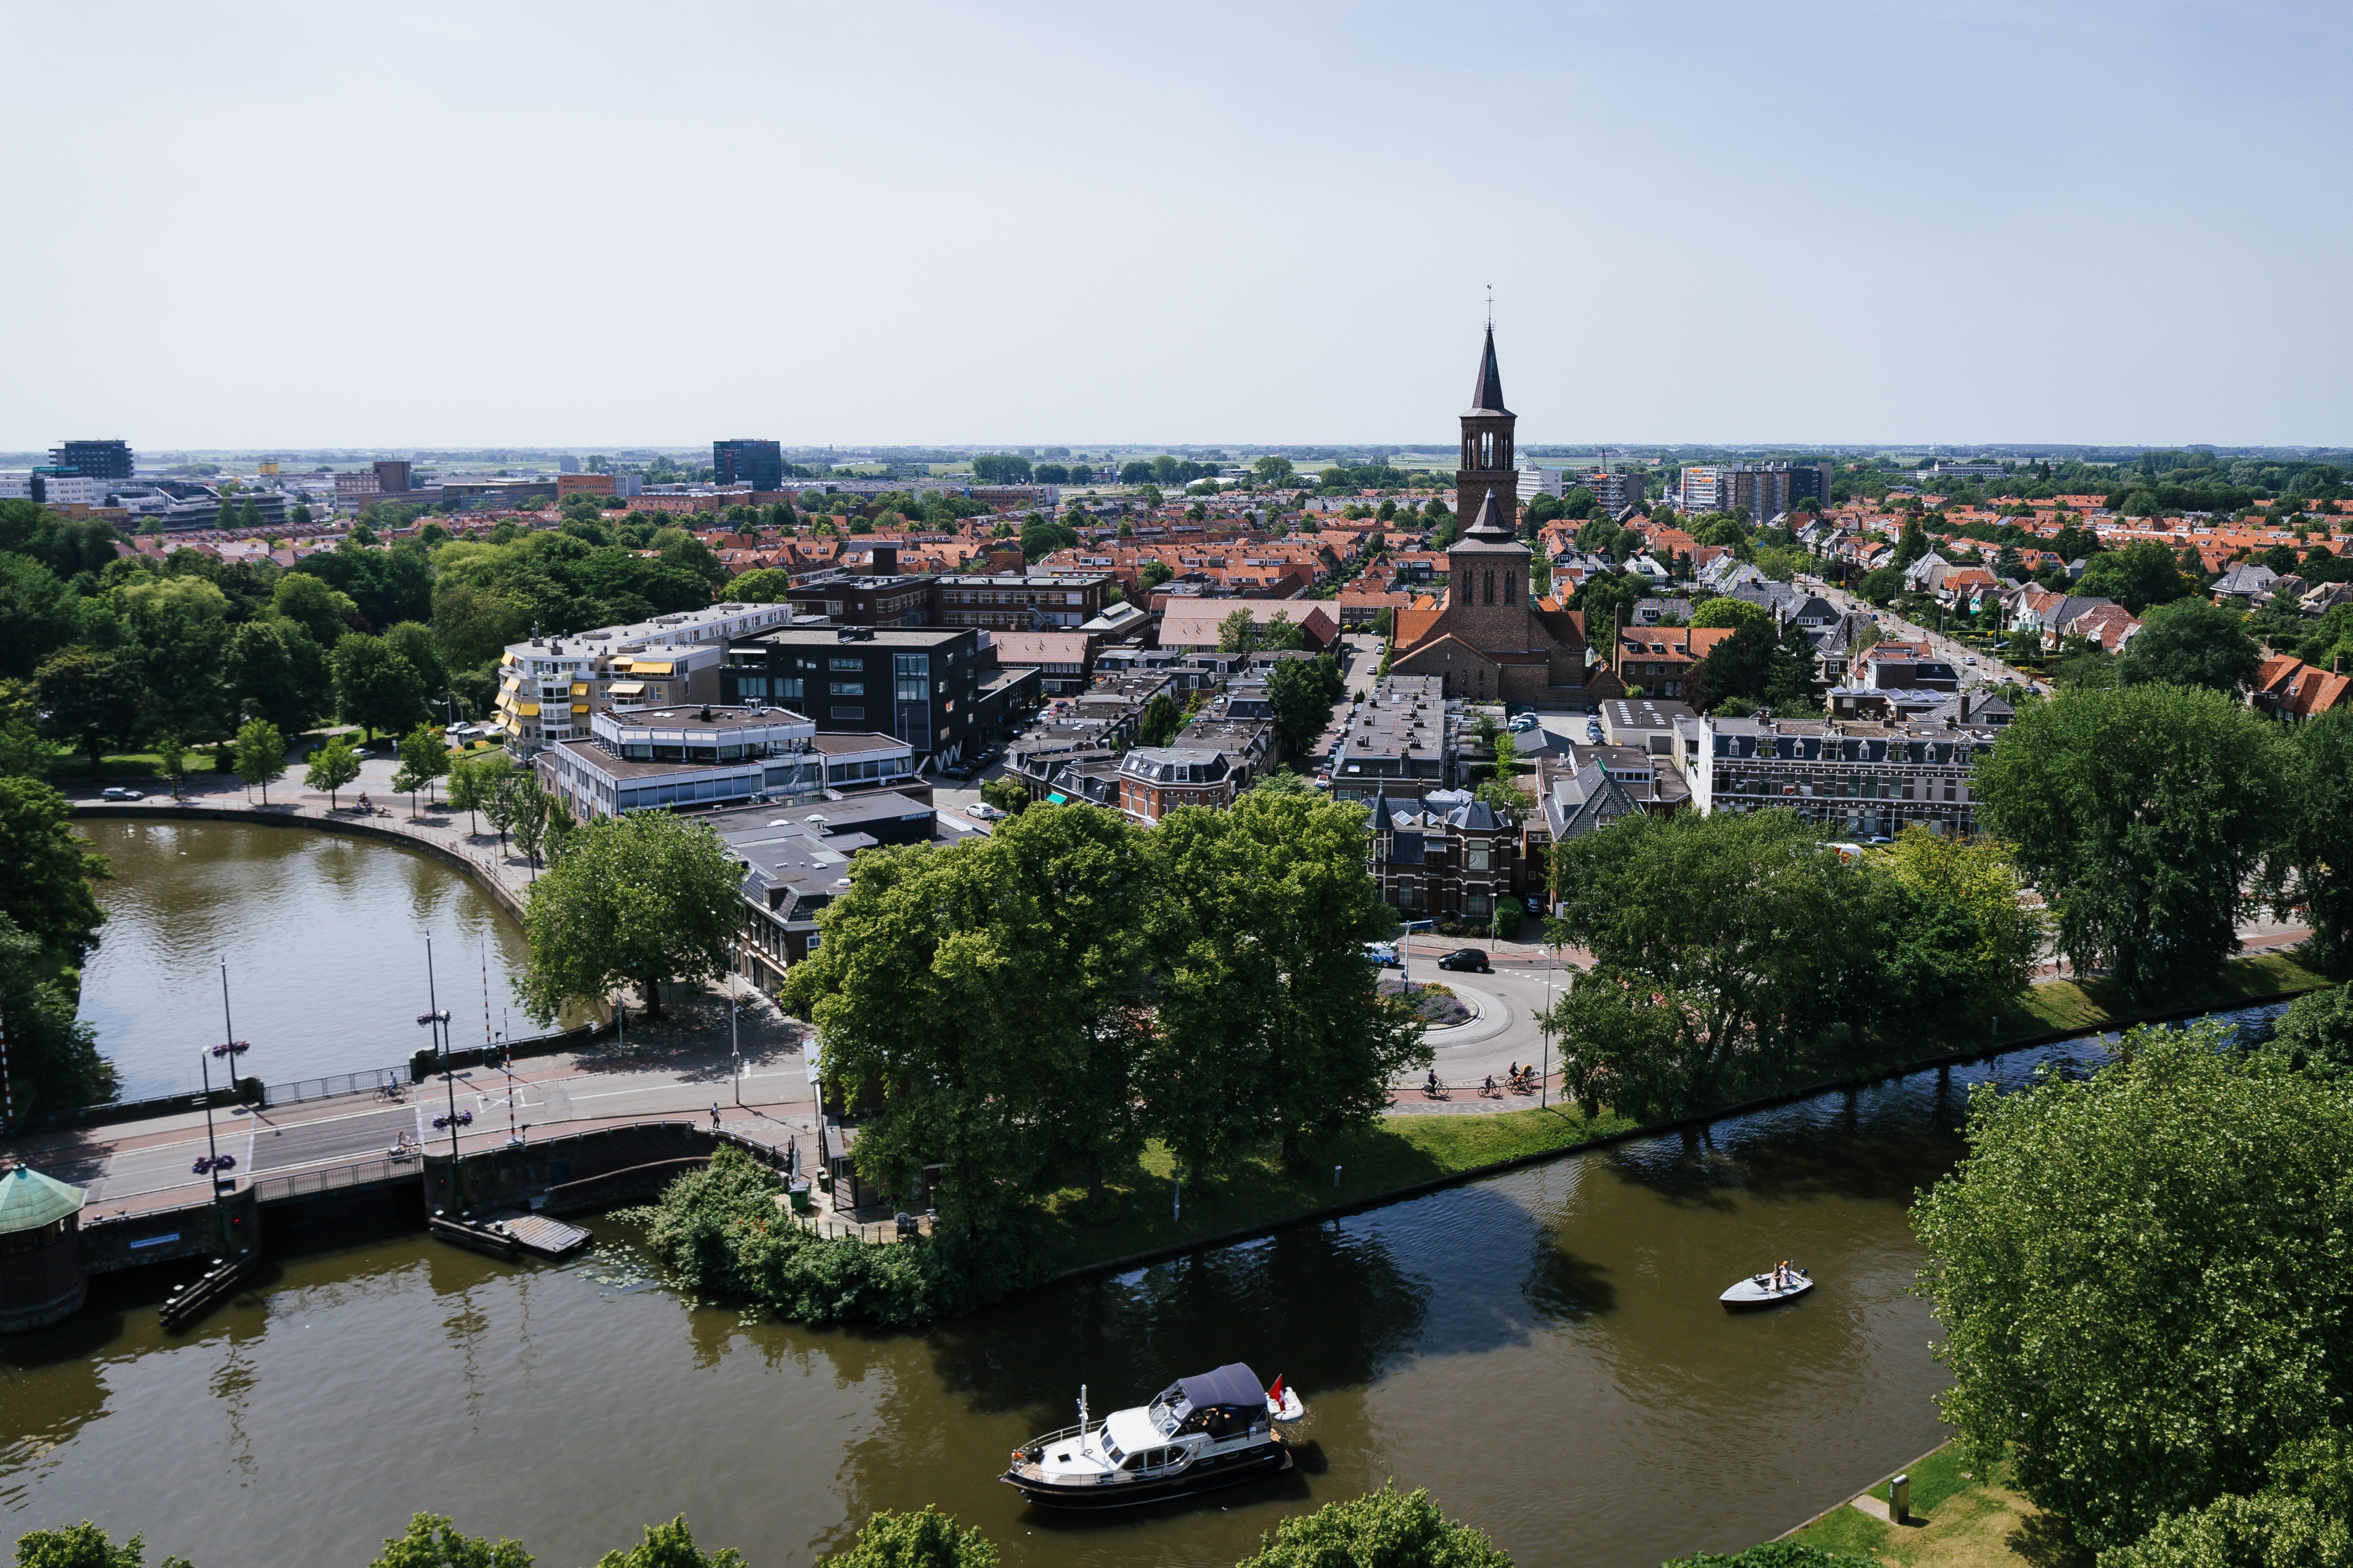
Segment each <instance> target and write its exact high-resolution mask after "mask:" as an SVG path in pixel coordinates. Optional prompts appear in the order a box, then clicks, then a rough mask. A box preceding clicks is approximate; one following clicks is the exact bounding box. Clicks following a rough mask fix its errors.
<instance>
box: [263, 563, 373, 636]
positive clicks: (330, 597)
mask: <svg viewBox="0 0 2353 1568" xmlns="http://www.w3.org/2000/svg"><path fill="white" fill-rule="evenodd" d="M269 605H270V609H271V611H272V613H274V614H276V615H278V616H282V617H284V618H285V619H287V620H290V621H292V622H293V623H294V624H295V625H296V626H301V628H302V629H303V630H304V631H306V632H308V633H310V634H311V641H312V642H315V643H317V644H318V645H319V646H320V647H322V648H332V647H334V646H335V643H336V642H337V640H338V639H340V638H341V637H343V634H344V633H345V632H347V631H352V630H354V629H356V628H355V626H354V625H353V623H355V622H357V621H358V620H359V618H360V607H359V606H358V605H355V604H353V602H352V596H351V595H349V594H343V593H339V592H337V591H336V589H335V588H334V586H333V585H332V584H330V583H329V582H328V581H327V580H326V579H325V578H323V577H316V576H313V575H311V574H310V573H308V572H289V573H287V574H285V575H283V576H281V577H280V578H279V579H278V583H277V585H276V586H275V587H274V588H272V589H271V590H270V595H269Z"/></svg>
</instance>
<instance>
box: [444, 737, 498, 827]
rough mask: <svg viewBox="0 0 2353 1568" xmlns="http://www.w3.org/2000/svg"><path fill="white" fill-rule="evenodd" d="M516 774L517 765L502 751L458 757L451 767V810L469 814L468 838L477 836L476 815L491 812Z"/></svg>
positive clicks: (467, 819) (494, 824)
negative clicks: (475, 833) (474, 833)
mask: <svg viewBox="0 0 2353 1568" xmlns="http://www.w3.org/2000/svg"><path fill="white" fill-rule="evenodd" d="M513 773H514V763H512V761H510V760H509V759H508V757H507V754H506V752H503V751H492V752H478V753H476V754H475V755H473V756H470V757H459V758H458V759H457V760H456V761H455V762H453V763H450V764H449V809H450V810H452V811H462V812H464V813H465V814H466V832H467V835H468V836H469V837H471V836H472V834H473V832H474V817H475V815H476V814H477V813H478V812H483V811H487V810H489V809H490V808H491V804H492V803H493V802H494V801H496V800H497V799H498V797H499V795H500V792H501V790H503V789H504V788H505V787H506V781H507V780H508V779H509V778H510V777H512V775H513ZM491 826H497V824H496V823H495V822H493V823H492V825H491Z"/></svg>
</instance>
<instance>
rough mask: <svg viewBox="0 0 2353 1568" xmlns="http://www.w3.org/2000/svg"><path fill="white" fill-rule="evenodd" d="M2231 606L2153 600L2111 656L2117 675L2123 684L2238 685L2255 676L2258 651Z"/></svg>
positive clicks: (2218, 688) (2218, 687) (2214, 687)
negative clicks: (2138, 624) (2118, 652)
mask: <svg viewBox="0 0 2353 1568" xmlns="http://www.w3.org/2000/svg"><path fill="white" fill-rule="evenodd" d="M2241 623H2242V617H2241V616H2240V615H2239V613H2238V612H2237V611H2235V610H2226V609H2224V608H2223V607H2222V606H2221V605H2217V604H2214V603H2212V602H2211V600H2206V599H2177V600H2175V601H2174V602H2173V603H2171V604H2167V605H2156V606H2154V607H2153V608H2151V609H2150V611H2149V612H2148V614H2147V616H2145V617H2143V619H2142V622H2141V628H2140V630H2139V631H2137V632H2135V633H2134V634H2133V638H2132V640H2131V641H2130V642H2128V643H2126V644H2125V650H2124V652H2123V654H2121V655H2120V656H2119V657H2118V658H2117V659H2116V679H2117V680H2118V681H2119V682H2121V683H2122V684H2124V685H2126V686H2147V685H2151V684H2164V685H2170V686H2203V687H2205V688H2207V689H2210V690H2213V691H2220V692H2223V693H2226V694H2227V693H2232V692H2235V691H2237V690H2238V689H2240V688H2242V687H2243V686H2247V685H2250V684H2252V683H2253V680H2254V678H2255V667H2256V666H2258V665H2259V664H2261V663H2262V662H2263V656H2262V655H2261V654H2260V653H2258V652H2257V651H2256V649H2255V645H2254V642H2253V639H2251V638H2250V637H2248V636H2247V634H2246V632H2245V630H2244V629H2243V628H2242V624H2241Z"/></svg>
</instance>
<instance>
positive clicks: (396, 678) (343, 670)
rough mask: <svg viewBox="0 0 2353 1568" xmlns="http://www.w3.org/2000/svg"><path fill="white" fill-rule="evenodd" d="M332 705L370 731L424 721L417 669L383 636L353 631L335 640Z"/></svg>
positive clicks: (411, 726)
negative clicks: (351, 633)
mask: <svg viewBox="0 0 2353 1568" xmlns="http://www.w3.org/2000/svg"><path fill="white" fill-rule="evenodd" d="M330 663H331V664H332V668H333V671H334V682H335V707H336V710H338V711H339V712H340V713H341V714H342V715H343V721H344V722H345V723H347V724H357V725H358V726H359V727H360V729H361V731H363V732H364V733H365V734H368V735H373V734H375V732H376V731H379V730H390V731H399V732H406V731H409V730H411V729H414V728H415V727H416V726H417V725H418V724H421V723H423V722H424V721H425V719H426V711H425V696H426V689H425V683H424V679H423V678H422V677H421V676H420V675H419V674H418V673H417V668H416V667H415V666H414V665H412V664H410V663H409V662H408V660H406V658H402V657H401V655H400V651H399V650H398V649H397V648H396V647H394V646H393V645H392V644H391V643H390V642H387V641H386V640H385V639H384V638H383V637H369V636H367V635H365V634H364V633H353V635H352V636H350V637H344V638H343V640H342V641H340V642H338V643H337V644H336V645H335V652H334V656H333V658H332V660H330Z"/></svg>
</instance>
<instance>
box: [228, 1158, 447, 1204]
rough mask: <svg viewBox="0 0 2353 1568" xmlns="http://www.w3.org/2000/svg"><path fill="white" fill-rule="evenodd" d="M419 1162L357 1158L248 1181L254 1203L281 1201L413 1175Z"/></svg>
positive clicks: (419, 1168)
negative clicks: (313, 1169) (338, 1163)
mask: <svg viewBox="0 0 2353 1568" xmlns="http://www.w3.org/2000/svg"><path fill="white" fill-rule="evenodd" d="M422 1169H423V1166H422V1165H421V1164H420V1163H418V1162H417V1160H415V1159H413V1158H412V1159H407V1160H358V1161H354V1162H353V1163H351V1164H348V1165H324V1166H322V1167H320V1168H319V1169H318V1170H315V1171H290V1172H289V1173H286V1174H285V1175H282V1176H263V1177H260V1178H259V1180H257V1181H255V1182H254V1183H253V1184H252V1191H253V1198H254V1201H255V1202H256V1203H263V1204H274V1203H282V1202H284V1201H285V1200H286V1199H288V1198H300V1197H308V1196H310V1195H311V1194H313V1193H331V1192H335V1191H338V1190H339V1189H341V1188H344V1187H364V1186H367V1185H369V1184H373V1183H376V1182H389V1181H393V1180H395V1179H396V1178H398V1177H402V1176H415V1175H417V1174H418V1173H419V1172H420V1171H422Z"/></svg>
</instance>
